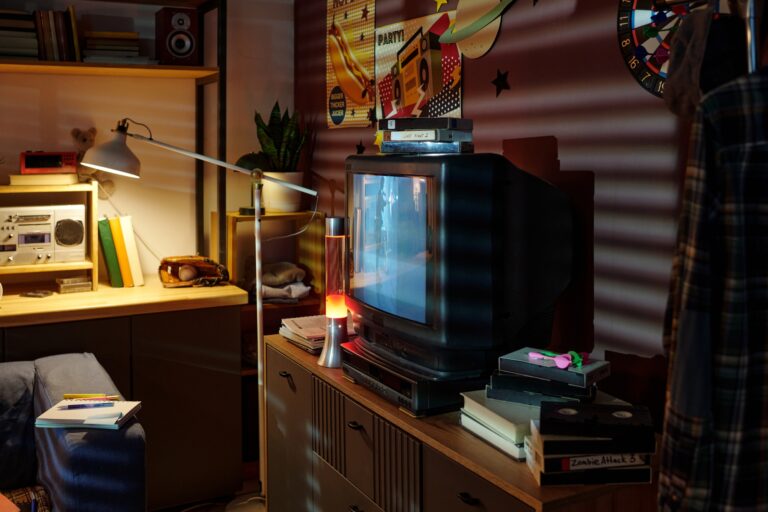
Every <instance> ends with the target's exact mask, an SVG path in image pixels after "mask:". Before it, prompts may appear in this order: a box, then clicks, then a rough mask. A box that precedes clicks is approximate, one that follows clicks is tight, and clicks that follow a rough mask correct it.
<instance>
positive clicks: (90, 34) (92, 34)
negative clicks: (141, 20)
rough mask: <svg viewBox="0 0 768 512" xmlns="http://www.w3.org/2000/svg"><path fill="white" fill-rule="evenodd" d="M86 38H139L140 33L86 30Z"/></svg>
mask: <svg viewBox="0 0 768 512" xmlns="http://www.w3.org/2000/svg"><path fill="white" fill-rule="evenodd" d="M85 37H86V38H89V39H90V38H95V39H138V38H139V33H138V32H120V31H117V32H110V31H100V30H87V31H86V32H85Z"/></svg>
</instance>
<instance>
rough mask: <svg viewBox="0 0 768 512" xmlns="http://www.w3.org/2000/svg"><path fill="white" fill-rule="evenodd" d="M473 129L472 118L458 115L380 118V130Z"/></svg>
mask: <svg viewBox="0 0 768 512" xmlns="http://www.w3.org/2000/svg"><path fill="white" fill-rule="evenodd" d="M430 129H435V130H439V129H442V130H469V131H471V130H472V120H471V119H463V118H457V117H398V118H396V119H380V120H379V130H430Z"/></svg>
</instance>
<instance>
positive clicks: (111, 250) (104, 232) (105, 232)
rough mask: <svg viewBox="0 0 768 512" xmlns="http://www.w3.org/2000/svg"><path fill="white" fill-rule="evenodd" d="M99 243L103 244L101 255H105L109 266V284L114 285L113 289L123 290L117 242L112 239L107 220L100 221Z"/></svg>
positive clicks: (105, 260)
mask: <svg viewBox="0 0 768 512" xmlns="http://www.w3.org/2000/svg"><path fill="white" fill-rule="evenodd" d="M99 242H101V253H102V254H103V255H104V262H105V263H106V264H107V274H109V284H111V285H112V288H122V287H123V276H122V275H121V274H120V266H119V265H118V263H117V251H116V250H115V241H114V240H113V239H112V230H111V229H110V228H109V221H108V220H107V219H101V220H100V221H99Z"/></svg>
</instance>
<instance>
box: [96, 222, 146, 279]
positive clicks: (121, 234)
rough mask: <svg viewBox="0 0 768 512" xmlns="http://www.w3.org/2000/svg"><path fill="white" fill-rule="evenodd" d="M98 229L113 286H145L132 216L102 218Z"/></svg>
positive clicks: (102, 251)
mask: <svg viewBox="0 0 768 512" xmlns="http://www.w3.org/2000/svg"><path fill="white" fill-rule="evenodd" d="M98 230H99V242H100V246H101V254H102V257H103V259H104V262H105V263H106V267H107V274H108V276H109V283H110V285H111V286H112V288H123V287H132V286H144V274H143V273H142V271H141V261H140V260H139V251H138V248H137V246H136V238H135V235H134V232H133V220H132V219H131V216H130V215H120V216H117V217H110V218H105V219H101V220H99V222H98Z"/></svg>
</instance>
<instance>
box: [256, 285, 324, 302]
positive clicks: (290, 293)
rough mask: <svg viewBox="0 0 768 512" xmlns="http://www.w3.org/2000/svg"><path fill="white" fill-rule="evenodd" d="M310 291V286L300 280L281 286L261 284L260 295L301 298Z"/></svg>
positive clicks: (278, 297) (269, 297) (263, 296)
mask: <svg viewBox="0 0 768 512" xmlns="http://www.w3.org/2000/svg"><path fill="white" fill-rule="evenodd" d="M310 291H312V287H311V286H307V285H305V284H304V283H302V282H301V281H296V282H295V283H290V284H286V285H284V286H281V287H274V286H267V285H262V286H261V296H262V298H264V299H265V300H266V299H303V298H304V297H306V296H307V295H309V292H310Z"/></svg>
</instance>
